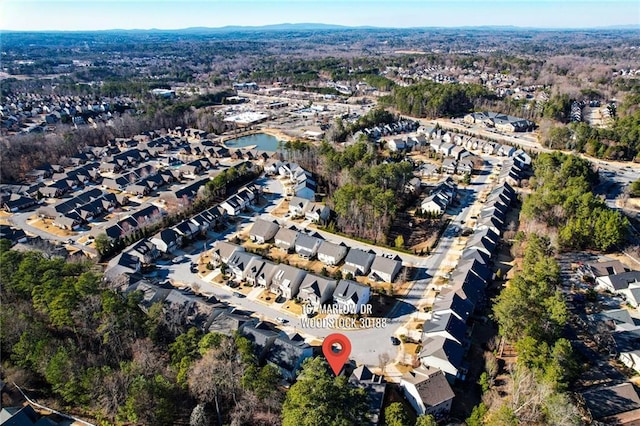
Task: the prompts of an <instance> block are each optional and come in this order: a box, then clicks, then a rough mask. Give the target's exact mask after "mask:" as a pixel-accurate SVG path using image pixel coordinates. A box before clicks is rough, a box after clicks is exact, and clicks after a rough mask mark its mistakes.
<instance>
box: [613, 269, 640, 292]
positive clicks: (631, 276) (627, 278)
mask: <svg viewBox="0 0 640 426" xmlns="http://www.w3.org/2000/svg"><path fill="white" fill-rule="evenodd" d="M606 278H607V279H608V280H609V281H611V285H612V286H613V288H614V290H622V289H625V288H629V284H631V283H635V282H637V283H640V271H629V272H623V273H621V274H615V275H609V276H608V277H606Z"/></svg>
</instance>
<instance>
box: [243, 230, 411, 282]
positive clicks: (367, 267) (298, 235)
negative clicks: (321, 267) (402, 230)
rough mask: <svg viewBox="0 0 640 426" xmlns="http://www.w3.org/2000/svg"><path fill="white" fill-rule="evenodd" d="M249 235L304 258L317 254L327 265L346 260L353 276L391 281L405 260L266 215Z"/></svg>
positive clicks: (344, 266)
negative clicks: (280, 222) (285, 224)
mask: <svg viewBox="0 0 640 426" xmlns="http://www.w3.org/2000/svg"><path fill="white" fill-rule="evenodd" d="M249 238H251V240H252V241H254V242H256V243H259V244H264V243H267V242H271V241H273V242H274V244H275V246H276V247H278V248H280V249H281V250H283V251H284V252H286V253H291V252H295V253H296V254H298V255H299V256H300V257H302V258H303V259H313V258H316V257H317V259H318V260H319V261H320V262H322V263H323V264H325V265H327V266H335V265H338V264H339V263H341V262H342V261H343V260H344V265H343V267H342V270H343V271H344V272H345V273H350V274H351V275H353V276H358V275H369V278H370V279H372V280H374V281H384V282H389V283H391V282H393V280H394V279H395V277H396V275H397V274H398V272H399V271H400V269H401V268H402V262H401V261H400V260H398V259H396V258H393V257H385V256H378V255H376V254H375V253H373V252H370V251H364V250H360V249H353V248H352V249H349V247H347V246H346V245H344V244H335V243H332V242H330V241H326V240H324V239H323V238H322V236H320V235H319V234H306V233H304V232H301V231H298V230H296V229H294V228H286V227H281V226H280V225H278V224H277V223H276V222H271V221H268V220H264V219H256V221H255V223H254V224H253V226H252V228H251V230H250V231H249Z"/></svg>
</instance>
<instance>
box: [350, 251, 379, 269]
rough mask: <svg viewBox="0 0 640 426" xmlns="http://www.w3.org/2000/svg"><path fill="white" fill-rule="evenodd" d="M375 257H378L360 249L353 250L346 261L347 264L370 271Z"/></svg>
mask: <svg viewBox="0 0 640 426" xmlns="http://www.w3.org/2000/svg"><path fill="white" fill-rule="evenodd" d="M375 257H376V255H375V254H374V253H369V252H366V251H363V250H360V249H351V250H349V253H348V254H347V257H346V258H345V259H344V261H345V263H351V264H354V265H357V266H360V267H362V268H363V269H369V267H370V266H371V263H373V260H374V259H375Z"/></svg>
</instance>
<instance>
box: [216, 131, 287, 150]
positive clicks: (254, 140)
mask: <svg viewBox="0 0 640 426" xmlns="http://www.w3.org/2000/svg"><path fill="white" fill-rule="evenodd" d="M224 144H225V145H226V146H228V147H229V148H243V147H246V146H254V145H255V147H256V149H257V150H260V151H271V152H275V151H277V150H278V138H276V137H275V136H271V135H267V134H266V133H256V134H253V135H249V136H243V137H241V138H237V139H229V140H228V141H226V142H225V143H224Z"/></svg>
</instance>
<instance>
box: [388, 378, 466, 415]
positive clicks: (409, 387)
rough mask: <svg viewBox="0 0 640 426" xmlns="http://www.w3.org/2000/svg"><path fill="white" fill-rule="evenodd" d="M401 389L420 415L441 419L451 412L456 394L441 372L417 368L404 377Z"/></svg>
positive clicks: (401, 381)
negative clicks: (429, 415)
mask: <svg viewBox="0 0 640 426" xmlns="http://www.w3.org/2000/svg"><path fill="white" fill-rule="evenodd" d="M400 387H401V388H402V390H403V392H404V395H405V397H406V398H407V400H408V401H409V403H410V404H411V406H412V407H413V408H414V410H416V413H418V415H422V414H431V415H433V416H434V417H436V418H439V417H442V416H445V415H447V414H448V413H449V412H450V411H451V403H452V402H453V398H454V396H455V394H454V393H453V390H452V389H451V385H450V384H449V382H448V381H447V379H446V377H445V375H444V373H443V372H442V371H441V370H437V369H425V368H416V369H414V370H412V371H410V372H408V373H405V374H404V375H403V376H402V379H401V380H400Z"/></svg>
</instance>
